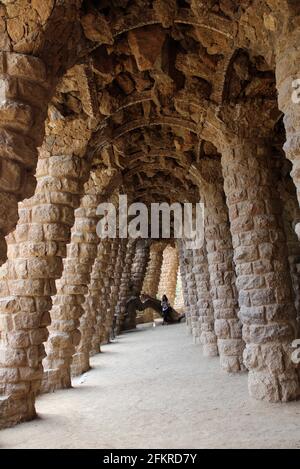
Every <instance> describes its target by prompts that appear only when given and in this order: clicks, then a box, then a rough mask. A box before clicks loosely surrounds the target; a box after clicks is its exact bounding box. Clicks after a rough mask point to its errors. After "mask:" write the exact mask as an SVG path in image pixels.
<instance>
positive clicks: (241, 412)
mask: <svg viewBox="0 0 300 469" xmlns="http://www.w3.org/2000/svg"><path fill="white" fill-rule="evenodd" d="M92 366H93V369H92V370H91V371H89V372H88V373H86V374H85V375H83V376H81V377H80V378H76V380H74V388H73V389H71V390H65V391H58V392H55V393H53V394H48V395H44V396H41V397H40V398H39V399H38V401H37V410H38V413H39V418H38V419H37V420H35V421H32V422H28V423H23V424H21V425H18V426H17V427H14V428H10V429H6V430H3V431H1V432H0V448H149V449H150V448H176V449H180V448H300V402H292V403H289V404H268V403H263V402H257V401H254V400H252V399H250V398H249V397H248V393H247V376H246V374H242V375H234V376H227V375H226V374H224V373H222V372H221V371H220V369H219V363H218V358H213V359H208V358H203V357H202V354H201V347H200V346H197V345H193V344H192V339H191V337H189V336H187V335H186V326H185V324H181V325H174V326H168V327H166V326H165V327H162V326H158V327H156V328H153V327H152V326H150V325H145V326H139V328H138V330H137V331H136V332H129V333H127V334H124V335H122V336H120V337H119V338H118V339H117V340H116V341H115V342H114V343H112V344H109V345H106V346H104V347H103V353H102V354H99V355H98V356H96V357H94V358H92Z"/></svg>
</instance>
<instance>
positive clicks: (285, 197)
mask: <svg viewBox="0 0 300 469" xmlns="http://www.w3.org/2000/svg"><path fill="white" fill-rule="evenodd" d="M278 191H279V196H280V199H281V201H282V218H283V226H284V232H285V236H286V242H287V249H288V260H289V265H290V272H291V278H292V283H293V289H294V302H295V308H296V312H297V321H298V337H299V332H300V243H299V240H298V237H297V235H296V233H295V226H296V224H297V223H299V222H300V208H299V204H298V200H297V194H296V189H295V185H294V183H293V181H292V179H291V178H290V177H289V176H288V175H287V176H285V177H284V178H281V179H280V181H279V184H278Z"/></svg>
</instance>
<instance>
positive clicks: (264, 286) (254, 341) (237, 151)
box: [222, 137, 300, 401]
mask: <svg viewBox="0 0 300 469" xmlns="http://www.w3.org/2000/svg"><path fill="white" fill-rule="evenodd" d="M222 154H223V156H222V167H223V174H224V183H225V184H224V189H225V193H226V197H227V204H228V207H229V217H230V223H231V233H232V239H233V246H234V262H235V264H236V274H237V288H238V291H239V303H240V317H241V320H242V322H243V338H244V340H245V342H246V349H245V351H244V363H245V365H246V366H247V368H248V369H249V375H248V385H249V392H250V395H251V396H253V397H255V398H257V399H265V400H269V401H287V400H290V399H295V398H297V397H298V396H299V391H300V387H299V380H298V375H297V372H296V370H295V367H294V365H293V364H292V362H291V347H290V344H291V342H292V340H293V339H294V338H295V331H296V311H295V306H294V303H293V298H292V284H291V277H290V273H289V265H288V254H287V246H286V238H285V235H284V230H283V226H282V216H281V203H280V200H279V195H278V192H277V186H276V181H274V174H273V172H272V171H271V169H270V143H269V142H268V141H266V140H263V139H261V140H255V139H254V138H252V139H249V140H247V139H243V140H240V139H238V137H236V139H234V138H231V140H230V141H229V144H228V145H224V149H223V152H222Z"/></svg>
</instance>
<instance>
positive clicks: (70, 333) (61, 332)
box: [43, 181, 100, 392]
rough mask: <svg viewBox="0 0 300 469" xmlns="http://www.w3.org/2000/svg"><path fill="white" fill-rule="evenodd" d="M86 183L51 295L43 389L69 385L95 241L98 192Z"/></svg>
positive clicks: (96, 238)
mask: <svg viewBox="0 0 300 469" xmlns="http://www.w3.org/2000/svg"><path fill="white" fill-rule="evenodd" d="M87 186H88V188H87V189H86V194H85V195H84V196H83V197H82V198H81V201H80V207H79V208H78V209H76V211H75V223H74V226H73V228H72V232H71V243H70V244H69V245H68V246H67V256H66V258H65V259H64V269H63V275H62V277H61V279H60V280H59V281H57V283H56V286H57V294H56V295H55V297H54V298H53V308H52V310H51V312H50V315H51V326H50V328H49V332H50V335H49V339H48V342H47V344H46V352H47V358H46V360H45V362H44V367H45V376H44V380H43V391H44V392H46V391H49V390H52V391H53V390H55V389H60V388H65V387H70V386H71V379H70V366H71V361H72V355H73V353H74V351H75V347H76V345H78V344H79V341H80V332H79V330H78V326H79V319H80V317H81V316H82V314H83V308H82V303H83V302H84V294H85V293H86V290H87V285H88V283H89V280H90V273H91V270H92V266H93V263H94V259H95V257H96V253H97V245H98V242H99V237H98V235H97V234H96V226H97V222H98V220H99V218H98V216H97V215H96V209H97V207H98V205H99V202H100V195H99V193H98V194H97V191H96V190H95V188H94V187H93V185H92V183H91V181H89V183H87ZM91 186H92V187H91Z"/></svg>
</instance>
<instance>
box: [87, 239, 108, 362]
mask: <svg viewBox="0 0 300 469" xmlns="http://www.w3.org/2000/svg"><path fill="white" fill-rule="evenodd" d="M112 241H113V240H112V239H102V240H101V243H100V244H99V247H98V253H97V258H96V259H95V262H94V265H93V269H92V273H91V281H90V286H89V296H88V303H89V309H90V310H93V311H94V314H95V325H94V331H93V335H92V339H91V350H90V355H95V354H96V353H99V352H100V351H101V342H102V336H103V321H104V316H105V314H106V308H107V299H108V297H109V292H110V277H109V276H108V267H109V265H111V248H112Z"/></svg>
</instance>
